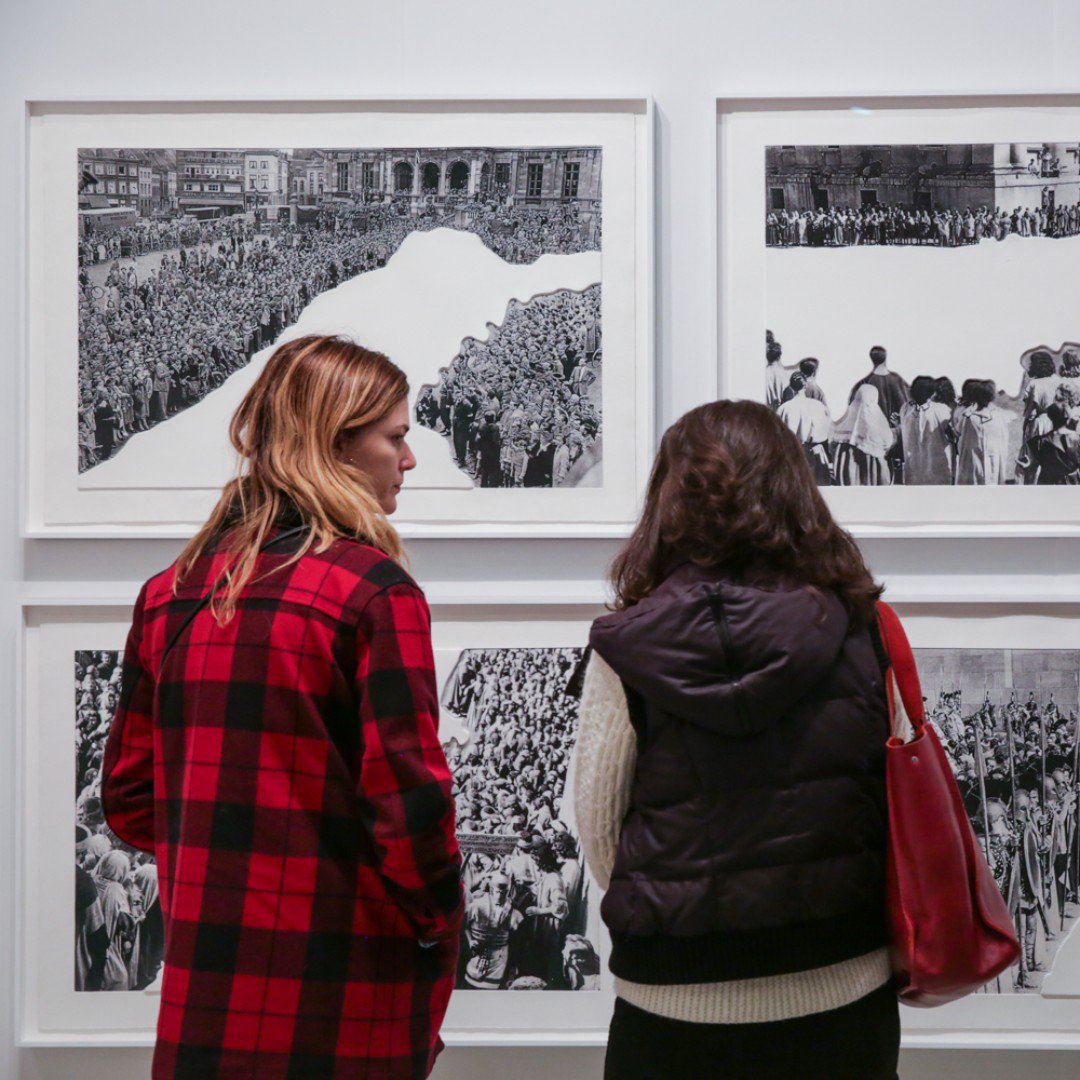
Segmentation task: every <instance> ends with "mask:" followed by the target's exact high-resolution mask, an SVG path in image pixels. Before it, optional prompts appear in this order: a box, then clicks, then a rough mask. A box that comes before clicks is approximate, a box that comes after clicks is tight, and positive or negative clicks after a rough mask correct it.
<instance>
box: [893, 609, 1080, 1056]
mask: <svg viewBox="0 0 1080 1080" xmlns="http://www.w3.org/2000/svg"><path fill="white" fill-rule="evenodd" d="M886 599H889V597H888V595H886ZM895 608H896V611H897V613H898V614H899V615H900V618H901V620H902V622H903V625H904V629H905V630H906V632H907V635H908V638H909V640H910V642H911V645H912V649H913V650H914V652H915V656H916V663H918V661H919V655H920V650H958V649H959V650H964V649H972V650H990V651H993V652H996V651H997V650H1028V651H1036V652H1041V651H1050V650H1065V651H1068V652H1070V653H1072V652H1076V654H1077V661H1078V663H1077V671H1076V676H1077V680H1078V684H1080V603H1078V601H1077V600H1076V598H1075V595H1072V596H1066V595H1064V594H1063V596H1062V600H1061V602H1059V603H1025V602H1017V601H1013V600H1011V599H1009V600H994V599H993V598H990V599H988V600H987V601H986V602H982V603H951V602H950V603H931V602H918V601H911V600H906V601H905V600H903V599H901V598H899V597H898V598H897V599H896V600H895ZM928 659H929V658H928V657H924V674H923V678H922V683H923V692H924V695H928V694H929V693H930V692H931V685H932V677H931V675H930V671H929V664H928ZM1073 693H1074V694H1075V690H1074V691H1073ZM1042 696H1045V695H1042ZM927 704H928V707H929V706H932V704H933V702H932V701H929V700H928V702H927ZM1070 921H1071V922H1072V923H1073V926H1074V927H1075V926H1078V925H1080V919H1075V918H1074V919H1072V920H1070ZM1007 974H1008V973H1007ZM1005 977H1006V976H1003V978H1005ZM1043 988H1044V989H1043V991H1042V992H1035V993H1008V992H1006V993H1002V994H998V993H978V994H972V995H969V996H968V997H966V998H963V999H961V1000H960V1001H956V1002H953V1003H951V1004H949V1005H945V1006H941V1007H938V1008H932V1009H922V1008H909V1007H906V1006H904V1007H902V1008H901V1013H900V1015H901V1023H902V1028H903V1045H904V1047H906V1048H912V1049H935V1048H941V1049H945V1048H951V1049H971V1050H974V1049H979V1050H1006V1049H1015V1050H1019V1049H1025V1050H1034V1049H1052V1048H1073V1049H1080V933H1077V932H1075V931H1073V930H1072V928H1069V934H1068V935H1067V936H1066V938H1065V939H1064V940H1063V941H1062V942H1061V943H1060V944H1059V945H1058V947H1057V952H1056V953H1055V954H1054V958H1053V963H1052V966H1051V967H1050V968H1049V970H1048V971H1047V973H1046V974H1045V976H1044V982H1043ZM1051 995H1054V996H1051Z"/></svg>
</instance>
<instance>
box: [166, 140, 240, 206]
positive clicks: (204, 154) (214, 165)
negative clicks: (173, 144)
mask: <svg viewBox="0 0 1080 1080" xmlns="http://www.w3.org/2000/svg"><path fill="white" fill-rule="evenodd" d="M245 157H246V152H245V151H244V150H177V151H176V176H177V180H176V186H177V204H178V209H179V211H180V213H181V214H193V215H194V216H211V215H213V216H228V215H231V214H239V213H242V212H243V211H244V210H245V209H246V207H245V204H244V164H245Z"/></svg>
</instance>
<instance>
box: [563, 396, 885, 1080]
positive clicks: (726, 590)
mask: <svg viewBox="0 0 1080 1080" xmlns="http://www.w3.org/2000/svg"><path fill="white" fill-rule="evenodd" d="M612 579H613V584H614V589H615V597H616V601H615V611H614V612H613V613H612V614H610V615H606V616H604V617H603V618H600V619H598V620H597V621H596V622H595V623H594V624H593V628H592V633H591V636H590V641H591V644H592V649H593V653H592V657H591V659H590V661H589V666H588V668H587V671H586V674H585V680H584V691H583V697H582V702H581V722H580V731H579V736H578V758H577V763H576V770H577V771H576V782H575V797H576V812H577V817H578V822H579V826H580V828H581V835H582V842H583V846H584V849H585V853H586V856H587V859H588V862H589V865H590V867H591V868H592V871H593V874H594V875H595V877H596V878H597V880H598V881H599V882H600V884H601V886H602V887H604V888H606V890H607V892H606V895H605V897H604V900H603V904H602V908H601V911H602V914H603V917H604V920H605V922H606V923H607V926H608V928H609V929H610V931H611V939H612V952H611V959H610V966H611V970H612V972H613V973H614V975H615V992H616V995H617V1000H616V1005H615V1014H614V1018H613V1020H612V1023H611V1031H610V1037H609V1042H608V1051H607V1064H606V1072H605V1076H606V1077H608V1078H609V1080H637V1078H642V1080H644V1078H646V1077H649V1078H655V1077H664V1078H665V1080H680V1078H687V1080H691V1078H693V1080H697V1078H700V1077H706V1076H709V1077H712V1076H715V1077H724V1078H725V1080H728V1078H732V1077H754V1078H758V1080H760V1078H761V1077H769V1078H770V1080H779V1078H785V1077H791V1078H795V1077H798V1078H799V1080H808V1078H813V1077H821V1078H826V1077H827V1078H829V1080H839V1078H851V1080H855V1078H858V1080H884V1078H889V1080H892V1078H893V1077H895V1076H896V1068H897V1056H898V1048H899V1037H900V1031H899V1020H898V1012H897V1001H896V995H895V993H894V991H893V989H892V988H891V986H890V970H889V959H888V954H887V950H886V947H885V946H886V928H885V840H886V828H887V814H886V799H885V740H886V738H887V737H888V734H889V732H888V719H887V708H886V700H885V693H884V688H883V678H882V671H881V666H880V663H879V659H878V654H877V652H876V649H875V645H874V642H873V639H872V636H871V632H870V630H869V627H870V625H871V623H872V621H873V619H874V610H875V609H874V604H875V601H876V599H877V597H878V596H879V594H880V592H881V590H880V588H879V587H878V586H877V585H876V584H875V583H874V581H873V579H872V577H871V576H870V573H869V571H868V570H867V568H866V566H865V564H864V563H863V560H862V557H861V555H860V553H859V550H858V548H857V547H856V545H855V543H854V541H853V540H852V539H851V537H850V536H849V535H848V534H847V533H845V532H844V531H843V530H842V529H840V528H839V527H838V526H837V525H836V523H835V522H834V521H833V519H832V517H831V515H830V513H829V510H828V508H827V506H826V504H825V502H824V500H823V499H822V497H821V495H820V494H819V492H818V488H817V485H816V484H815V483H814V478H813V475H812V474H811V471H810V466H809V464H808V462H807V460H806V455H805V454H804V452H803V448H802V446H800V444H799V441H798V439H797V438H796V437H795V436H794V435H793V434H792V433H791V431H789V430H788V429H787V427H786V426H785V425H784V423H783V421H782V420H781V419H780V418H779V417H778V416H777V415H776V414H775V413H774V412H773V411H772V410H771V409H769V408H768V407H767V406H765V405H761V404H756V403H753V402H747V401H741V402H730V401H720V402H715V403H712V404H709V405H703V406H701V407H700V408H697V409H694V410H693V411H692V412H690V413H687V414H686V415H685V416H684V417H683V418H682V419H681V420H679V421H678V422H677V423H675V424H674V425H673V426H672V427H671V428H670V429H669V430H668V431H667V433H666V434H665V435H664V438H663V441H662V443H661V446H660V452H659V455H658V457H657V460H656V463H655V466H654V468H653V473H652V477H651V480H650V482H649V488H648V493H647V497H646V503H645V508H644V511H643V514H642V517H641V521H640V522H639V524H638V526H637V528H636V530H635V531H634V533H633V535H632V536H631V538H630V540H629V541H628V543H627V544H626V546H625V547H624V548H623V550H622V551H621V553H620V554H619V556H618V558H617V559H616V561H615V564H614V567H613V571H612Z"/></svg>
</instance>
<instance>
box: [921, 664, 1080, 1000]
mask: <svg viewBox="0 0 1080 1080" xmlns="http://www.w3.org/2000/svg"><path fill="white" fill-rule="evenodd" d="M915 657H916V661H917V663H918V667H919V674H920V678H921V680H922V686H923V693H924V694H925V696H926V713H927V718H928V719H929V721H930V723H931V724H932V725H933V727H934V728H935V730H936V732H937V734H938V736H939V738H940V740H941V744H942V746H943V747H944V749H945V752H946V754H947V755H948V757H949V761H950V764H951V765H952V767H953V771H954V772H955V774H956V778H957V781H958V782H959V784H960V790H961V793H962V795H963V798H964V805H965V807H966V809H967V812H968V816H969V818H970V820H971V824H972V827H973V829H974V831H975V834H976V837H977V839H978V841H979V843H980V845H981V846H982V848H983V850H984V852H985V854H986V857H987V861H988V862H989V864H990V867H991V869H992V870H993V872H994V878H995V880H996V881H997V884H998V887H999V888H1000V889H1001V893H1002V895H1003V896H1004V897H1005V900H1006V902H1007V904H1008V906H1009V911H1010V912H1011V914H1012V917H1013V920H1014V922H1015V925H1016V932H1017V936H1018V937H1019V939H1020V942H1021V945H1022V954H1021V957H1020V961H1019V963H1018V964H1017V965H1016V966H1015V967H1013V968H1012V969H1011V970H1010V971H1007V972H1005V973H1004V974H1002V975H1001V976H1000V977H999V978H998V979H997V980H996V981H995V982H993V983H990V984H988V986H987V987H985V989H984V992H986V993H1013V992H1015V993H1038V992H1039V990H1040V988H1041V985H1042V982H1043V979H1044V977H1045V976H1046V974H1047V972H1049V971H1050V970H1051V968H1052V966H1053V963H1054V957H1055V954H1056V953H1057V951H1058V949H1059V948H1060V947H1061V945H1062V943H1063V942H1064V940H1065V939H1066V938H1067V937H1068V936H1069V934H1070V933H1071V932H1072V930H1073V928H1074V927H1075V926H1076V924H1077V917H1078V916H1080V897H1078V891H1077V890H1078V886H1080V828H1078V825H1080V817H1078V815H1080V807H1078V802H1077V789H1078V779H1080V777H1078V757H1077V755H1078V753H1080V742H1078V739H1077V724H1078V710H1080V703H1078V687H1080V652H1078V651H1075V650H1034V649H1024V650H1003V649H916V650H915Z"/></svg>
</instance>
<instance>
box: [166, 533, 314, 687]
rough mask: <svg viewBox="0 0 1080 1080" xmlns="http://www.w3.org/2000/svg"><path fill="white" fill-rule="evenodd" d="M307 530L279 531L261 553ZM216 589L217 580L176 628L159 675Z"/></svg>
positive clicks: (262, 546) (261, 545) (265, 544)
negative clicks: (175, 647)
mask: <svg viewBox="0 0 1080 1080" xmlns="http://www.w3.org/2000/svg"><path fill="white" fill-rule="evenodd" d="M307 530H308V526H307V525H297V526H295V527H294V528H292V529H286V530H285V532H280V533H278V534H277V536H271V537H270V539H269V540H265V541H263V543H262V544H260V545H259V554H260V555H261V554H262V553H263V552H264V551H266V550H267V549H268V548H272V547H273V546H274V545H275V544H280V543H281V541H282V540H291V539H292V538H293V537H294V536H299V534H300V533H302V532H307ZM216 589H217V582H214V584H213V585H211V586H210V588H209V589H208V590H207V591H206V593H205V595H204V596H202V597H201V599H200V600H199V602H198V603H197V604H196V605H195V606H194V607H193V608H192V609H191V610H190V611H189V612H188V613H187V617H186V618H185V619H184V621H183V622H182V623H181V624H180V625H179V626H178V627H177V628H176V633H174V634H173V636H172V637H171V638H169V641H168V644H167V645H166V646H165V648H164V649H163V650H162V653H161V658H160V659H159V660H158V673H159V676H160V673H161V671H162V670H164V667H165V657H166V656H168V655H169V653H170V652H171V651H172V647H173V646H174V645H175V644H176V643H177V642H178V641H179V640H180V636H181V635H182V634H183V632H184V631H185V630H186V629H187V628H188V627H189V626H190V625H191V624H192V622H194V620H195V616H196V615H198V614H199V612H200V611H202V609H203V608H204V607H206V605H207V604H209V603H210V601H211V600H212V599H213V598H214V592H215V590H216Z"/></svg>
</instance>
